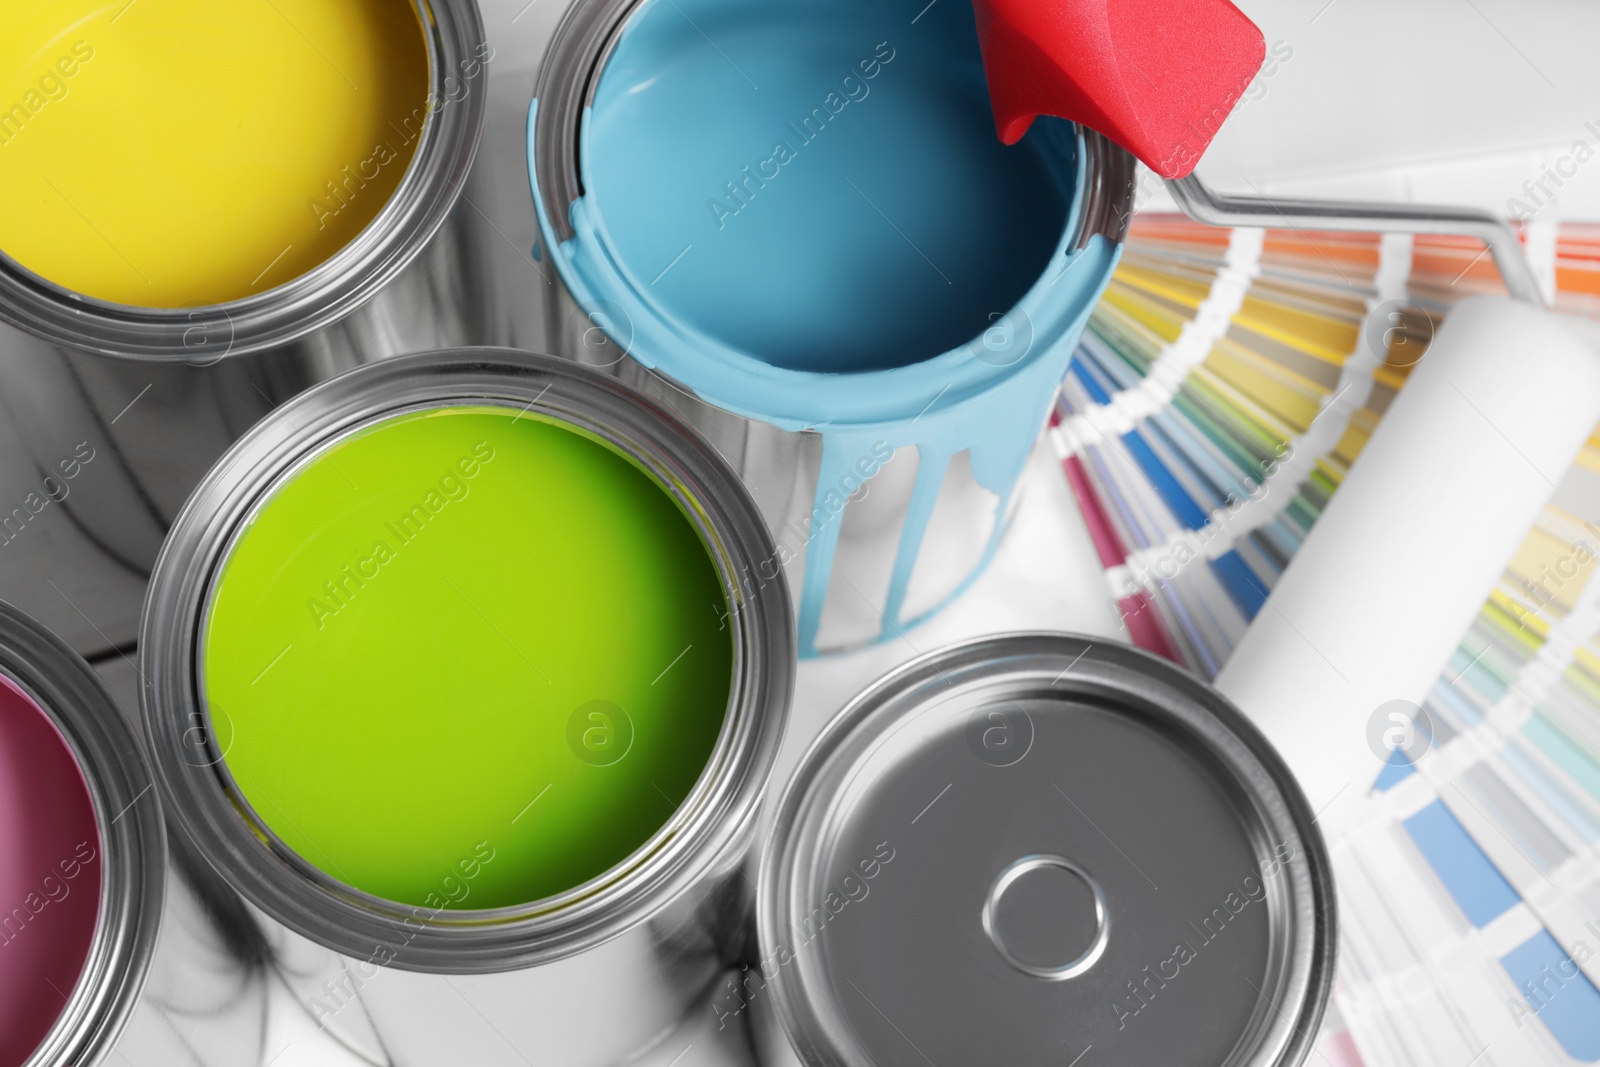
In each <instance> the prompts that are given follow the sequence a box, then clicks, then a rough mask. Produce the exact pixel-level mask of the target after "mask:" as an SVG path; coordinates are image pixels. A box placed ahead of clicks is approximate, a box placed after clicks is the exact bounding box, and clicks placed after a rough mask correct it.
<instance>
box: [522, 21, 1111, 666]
mask: <svg viewBox="0 0 1600 1067" xmlns="http://www.w3.org/2000/svg"><path fill="white" fill-rule="evenodd" d="M537 109H538V101H537V100H535V101H534V102H533V105H532V107H531V108H530V111H529V135H530V136H529V144H530V146H531V145H532V144H533V138H532V129H533V122H534V117H535V115H536V114H537ZM1083 151H1084V149H1083V142H1082V138H1081V136H1080V135H1079V133H1078V132H1077V130H1076V128H1075V127H1073V126H1072V125H1071V124H1069V123H1065V122H1061V121H1059V120H1053V119H1040V120H1039V121H1038V122H1036V123H1035V124H1034V128H1033V129H1032V130H1031V131H1030V132H1029V134H1028V135H1027V137H1025V138H1024V139H1023V141H1022V142H1020V143H1019V144H1018V145H1015V146H1012V147H1009V148H1007V147H1003V146H1001V145H1000V144H999V142H998V140H997V139H996V137H995V135H994V126H993V119H992V116H991V113H990V110H989V103H988V95H987V86H986V83H985V81H984V77H983V68H982V63H981V58H980V56H979V53H978V47H977V38H976V30H975V27H974V24H973V18H972V11H971V8H970V6H968V5H964V4H959V3H946V4H941V5H935V6H933V7H926V6H925V5H924V4H923V3H921V2H920V0H913V2H904V3H903V2H900V0H874V2H871V3H861V2H858V0H770V2H763V3H759V4H756V3H751V2H750V0H671V2H669V3H661V2H659V0H645V2H644V3H643V4H641V5H640V6H639V7H638V8H637V9H635V11H634V12H633V14H632V15H630V17H629V20H628V23H627V25H626V27H625V29H624V31H623V33H622V34H621V36H620V37H619V39H618V42H617V45H616V47H615V48H614V49H613V51H612V53H611V54H610V56H609V58H608V59H607V64H606V67H605V70H604V71H603V72H602V75H601V77H600V80H599V83H598V87H597V89H596V93H595V97H594V100H593V104H592V106H591V107H590V108H588V109H587V110H586V111H585V113H584V116H583V120H582V126H581V129H580V131H579V158H580V177H581V178H582V182H583V188H584V191H585V194H584V196H583V197H581V198H580V199H579V200H577V201H575V202H574V203H573V204H572V205H571V208H570V212H569V221H570V223H571V225H572V228H573V230H574V231H575V234H576V235H575V236H574V237H573V238H572V239H570V240H568V241H566V242H564V243H562V244H560V245H559V246H557V243H556V242H555V241H554V240H553V238H552V236H551V230H550V226H549V219H548V218H546V217H545V215H544V201H543V199H542V197H541V196H540V195H539V191H538V189H537V187H535V188H534V190H533V193H534V203H535V207H536V210H537V211H538V212H539V214H540V225H541V229H542V232H543V233H544V234H545V237H546V241H547V243H549V244H550V245H551V249H552V255H551V259H552V260H553V261H554V262H555V263H556V265H557V268H558V269H559V270H560V272H561V274H562V277H563V280H564V281H565V282H566V283H567V287H568V288H569V290H571V292H572V294H573V296H574V297H575V298H576V299H577V301H578V303H579V304H580V306H584V307H604V308H606V309H607V312H608V317H610V318H611V319H613V320H615V321H619V322H621V323H622V324H623V325H624V326H625V327H626V328H628V329H630V330H631V333H632V343H631V346H630V354H631V355H632V357H633V358H634V359H636V360H637V361H639V362H641V363H643V364H644V365H646V366H649V367H654V368H656V369H658V370H660V371H661V372H662V373H664V374H666V375H667V376H669V377H671V378H672V379H674V380H676V381H677V382H679V383H681V384H683V385H685V386H687V387H688V388H690V389H692V390H693V391H694V392H695V393H696V394H697V395H699V396H700V397H701V398H703V399H705V400H706V401H708V402H709V403H711V404H714V405H716V406H719V407H722V408H725V409H728V410H730V411H734V412H736V413H738V414H741V415H745V416H748V417H751V418H757V419H761V420H764V421H767V422H771V423H773V424H774V425H777V426H779V427H781V428H783V429H787V430H802V429H817V430H818V432H820V433H821V434H822V436H823V439H824V441H823V449H822V464H821V472H820V476H819V478H818V485H819V490H818V498H817V501H816V503H817V505H818V508H819V510H818V511H817V512H815V514H820V515H824V516H826V518H825V519H824V520H823V521H821V522H820V523H819V524H817V525H815V526H813V528H812V529H811V530H810V531H809V533H808V534H807V535H806V541H805V543H804V544H803V545H799V546H795V545H791V546H789V547H790V548H791V550H797V551H804V552H805V554H806V569H805V579H804V583H803V589H802V591H801V597H800V645H801V651H802V654H813V653H814V652H815V637H816V632H817V628H818V625H819V623H820V621H821V614H822V602H823V599H824V597H825V595H826V593H827V588H828V583H829V578H830V577H831V573H832V566H833V557H834V554H835V551H836V548H837V540H838V535H839V527H840V525H841V523H842V515H841V514H840V513H838V512H837V510H836V509H823V508H822V507H821V506H822V505H823V503H824V500H823V494H824V493H825V492H826V491H827V487H830V486H836V485H838V484H839V482H840V478H841V477H843V476H845V475H846V474H849V473H850V472H851V471H852V469H853V468H854V467H855V465H856V463H857V461H858V460H860V459H861V457H863V456H867V455H873V454H875V453H876V451H877V448H879V447H881V445H882V444H883V443H887V444H888V445H889V446H890V447H892V448H894V449H899V448H903V447H908V446H909V447H915V448H916V449H917V453H918V456H919V463H920V465H919V468H918V478H917V482H916V485H915V487H914V489H913V494H912V500H911V505H910V514H909V515H908V517H907V519H906V524H905V527H904V530H903V533H902V536H901V541H900V547H899V555H898V557H897V559H896V562H895V565H894V568H893V571H892V573H891V576H890V583H889V590H890V592H889V600H888V602H887V605H886V611H885V618H884V625H883V630H882V633H881V636H882V637H892V636H894V635H895V634H896V633H897V632H898V631H899V630H900V629H901V628H903V627H904V626H908V625H912V624H913V623H914V622H916V621H920V620H911V621H909V622H908V621H906V620H904V619H902V618H901V617H900V616H901V610H902V607H903V602H904V598H905V594H906V589H907V587H908V585H909V582H910V578H911V574H912V570H913V567H914V564H915V562H916V557H917V554H918V550H919V548H920V546H921V542H922V539H923V535H924V533H925V530H926V526H927V522H928V518H929V516H930V514H931V512H932V509H933V502H934V500H935V499H936V498H937V495H938V490H939V486H940V484H941V482H942V478H943V472H944V471H945V469H946V468H947V466H948V464H949V462H950V460H951V459H952V458H953V457H955V456H956V455H958V454H959V453H960V452H962V451H967V452H968V453H969V458H970V460H971V467H972V471H973V476H974V478H975V479H976V481H977V482H978V483H979V484H980V485H982V486H983V487H984V488H986V489H988V490H989V491H990V492H991V493H993V494H994V496H995V498H996V500H997V503H996V505H995V506H996V512H995V519H996V521H995V524H994V532H993V534H992V535H991V537H990V540H989V543H988V545H987V546H986V548H985V550H984V553H983V563H981V564H980V566H979V567H977V568H975V570H974V571H973V573H972V575H970V576H969V577H968V579H967V581H968V582H970V581H971V579H972V578H974V577H976V575H977V573H979V572H980V571H981V570H982V569H983V565H984V564H986V563H987V561H988V560H989V558H991V557H992V556H993V554H994V551H995V550H996V549H997V547H998V545H999V539H1000V536H1001V534H1002V533H1003V531H1004V521H1003V519H1004V516H1005V515H1006V514H1008V510H1009V505H1010V501H1011V498H1012V491H1013V488H1014V486H1015V483H1016V481H1017V479H1018V478H1019V477H1020V475H1021V472H1022V468H1023V466H1024V464H1025V462H1026V460H1027V455H1028V452H1029V449H1030V448H1031V446H1032V444H1033V441H1034V439H1035V437H1036V436H1037V434H1038V431H1039V429H1040V427H1041V426H1042V425H1043V423H1044V419H1045V416H1046V415H1047V414H1048V409H1049V403H1050V397H1051V394H1052V391H1053V389H1054V388H1055V386H1056V384H1057V383H1058V382H1059V381H1060V378H1061V375H1062V373H1063V371H1064V369H1065V366H1066V363H1067V361H1068V359H1069V358H1070V356H1071V353H1072V351H1073V348H1074V346H1075V344H1076V342H1077V338H1078V336H1079V334H1080V333H1081V332H1082V329H1083V326H1084V323H1085V321H1086V320H1087V318H1088V315H1089V312H1090V311H1091V309H1092V308H1093V306H1094V303H1095V301H1096V300H1097V299H1098V298H1099V295H1100V292H1101V291H1102V290H1103V289H1104V287H1105V284H1106V282H1107V281H1108V280H1109V278H1110V275H1111V271H1112V270H1113V268H1114V267H1115V265H1116V261H1117V258H1118V256H1119V255H1120V252H1121V249H1120V247H1119V246H1117V245H1115V244H1113V243H1111V242H1108V241H1106V240H1105V239H1104V238H1103V237H1098V236H1097V237H1094V238H1091V239H1090V240H1089V242H1088V243H1087V245H1086V246H1085V247H1084V248H1083V249H1081V250H1080V249H1074V248H1071V247H1069V246H1068V241H1067V236H1066V235H1068V234H1070V233H1072V232H1073V230H1074V229H1075V227H1076V224H1077V216H1078V213H1079V211H1080V210H1081V204H1082V202H1083V198H1084V197H1083V193H1084V187H1085V181H1086V176H1085V174H1084V173H1083V168H1082V167H1081V166H1080V162H1081V160H1082V158H1083ZM529 170H530V173H533V174H536V173H537V168H536V167H535V166H532V165H530V167H529ZM619 313H620V315H619ZM784 536H786V537H787V536H792V534H785V535H784ZM964 585H965V583H963V586H964ZM958 592H959V590H958Z"/></svg>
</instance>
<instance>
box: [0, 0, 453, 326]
mask: <svg viewBox="0 0 1600 1067" xmlns="http://www.w3.org/2000/svg"><path fill="white" fill-rule="evenodd" d="M12 6H13V8H14V9H13V10H8V11H7V12H6V16H5V18H6V30H5V32H4V33H3V34H0V205H3V209H0V251H4V252H5V253H6V254H7V255H9V256H10V257H11V258H12V259H14V260H16V261H17V262H18V263H20V264H21V265H22V266H24V267H26V268H28V269H29V270H32V271H33V272H34V273H36V274H38V275H40V276H42V277H44V278H46V279H48V280H50V281H52V282H55V283H56V284H57V285H60V286H62V287H64V288H66V289H70V290H72V291H74V292H77V293H82V294H84V295H87V296H92V297H97V298H99V299H101V300H108V301H112V302H114V303H120V304H133V305H139V306H143V307H190V306H195V305H201V304H216V303H224V302H227V301H231V300H238V299H241V298H243V297H246V296H250V295H252V294H254V293H259V292H264V291H265V290H267V289H271V288H273V287H275V286H278V285H282V284H283V283H284V282H287V281H289V280H291V279H293V278H295V277H297V276H299V275H301V274H304V273H305V272H306V271H309V270H311V269H313V268H314V267H316V266H317V265H318V264H320V263H322V262H324V261H325V260H327V259H328V258H329V257H331V256H333V255H334V254H335V253H337V252H338V251H339V250H340V249H341V248H343V247H344V246H345V245H346V244H348V243H349V241H350V240H351V238H353V237H355V236H356V234H358V233H359V232H361V230H362V229H363V228H364V227H365V226H366V225H367V223H369V222H371V221H372V219H373V218H374V217H375V216H376V215H377V214H378V212H379V211H381V210H382V208H383V206H384V204H385V203H386V202H387V201H388V199H389V196H390V194H392V193H393V192H394V190H395V188H396V187H397V186H398V185H399V183H400V179H401V178H402V177H403V176H404V174H405V170H406V167H407V166H408V165H409V163H410V162H411V157H412V155H413V153H414V151H415V149H416V146H417V143H418V141H419V139H420V137H421V132H422V126H423V120H424V118H425V116H426V115H427V113H428V109H427V103H426V101H427V96H428V89H429V84H430V78H429V70H428V55H427V46H426V43H425V41H424V39H423V35H422V27H421V24H420V22H419V21H418V18H417V14H416V10H415V9H414V8H413V6H412V4H411V3H410V0H227V2H225V3H222V2H218V0H132V2H129V0H112V2H111V3H104V2H95V0H31V2H29V3H26V4H16V5H12Z"/></svg>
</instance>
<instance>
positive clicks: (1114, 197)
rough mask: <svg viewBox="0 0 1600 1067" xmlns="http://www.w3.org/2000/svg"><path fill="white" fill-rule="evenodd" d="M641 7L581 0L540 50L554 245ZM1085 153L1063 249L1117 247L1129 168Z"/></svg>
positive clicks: (1129, 196)
mask: <svg viewBox="0 0 1600 1067" xmlns="http://www.w3.org/2000/svg"><path fill="white" fill-rule="evenodd" d="M644 2H645V0H582V2H579V3H575V4H573V5H571V6H570V7H569V8H568V9H567V13H566V14H565V15H564V16H563V17H562V19H561V22H560V23H559V24H558V25H557V26H556V31H555V33H554V35H553V36H552V37H551V39H550V44H549V46H548V47H547V48H546V49H545V54H544V60H543V62H542V63H541V64H540V66H539V76H538V80H537V82H536V83H535V88H534V93H533V96H534V99H536V100H537V101H539V111H538V114H537V115H535V116H534V123H533V131H532V134H533V137H532V140H533V144H532V146H531V147H532V149H533V156H534V159H535V161H536V162H535V167H536V170H537V173H536V175H535V183H536V187H537V190H538V192H539V195H540V196H541V197H542V198H543V199H544V205H543V211H542V212H540V214H541V216H542V217H543V218H544V219H548V220H549V227H550V229H551V230H552V231H553V232H552V233H551V234H547V235H546V236H547V238H550V237H553V238H554V239H555V241H556V242H558V243H559V242H561V241H566V240H569V239H571V238H572V237H573V236H575V231H574V230H573V228H572V223H571V221H570V219H569V217H568V215H569V209H570V207H571V205H572V203H573V201H575V200H577V199H579V198H580V197H582V196H583V194H584V190H583V179H582V178H581V176H580V173H579V168H578V138H579V129H580V125H581V123H582V119H583V113H584V111H585V110H586V109H588V107H589V106H590V105H591V104H593V103H594V95H595V91H596V89H597V88H598V86H599V83H600V74H601V72H602V71H603V70H604V69H605V65H606V61H607V60H608V59H609V58H610V56H611V52H612V50H613V49H614V48H616V45H617V41H618V40H619V38H620V37H621V34H622V31H623V29H624V28H625V27H626V24H627V22H628V19H629V18H630V17H632V15H633V12H634V11H635V10H637V9H638V8H639V6H640V5H641V4H643V3H644ZM1079 129H1080V131H1081V133H1082V135H1083V139H1084V145H1085V149H1086V158H1085V160H1084V167H1085V170H1086V172H1087V175H1088V181H1087V183H1086V184H1085V188H1084V203H1083V210H1082V211H1080V212H1078V225H1077V231H1076V233H1074V234H1073V240H1072V242H1071V247H1072V248H1074V249H1082V248H1085V247H1087V246H1088V244H1089V241H1090V239H1091V238H1093V237H1095V236H1096V235H1099V236H1103V237H1105V238H1106V240H1108V241H1110V242H1111V243H1113V244H1121V243H1123V241H1124V240H1125V239H1126V238H1127V236H1128V224H1129V222H1130V220H1131V219H1132V217H1133V184H1134V172H1135V168H1136V167H1137V163H1136V161H1135V160H1134V158H1133V155H1132V154H1131V153H1130V152H1128V150H1127V149H1125V148H1123V147H1122V146H1120V145H1118V144H1116V143H1115V142H1114V141H1112V140H1110V139H1109V138H1107V137H1105V136H1104V135H1103V134H1100V133H1098V132H1096V131H1094V130H1091V129H1089V128H1088V127H1086V126H1084V127H1079Z"/></svg>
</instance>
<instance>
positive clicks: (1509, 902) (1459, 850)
mask: <svg viewBox="0 0 1600 1067" xmlns="http://www.w3.org/2000/svg"><path fill="white" fill-rule="evenodd" d="M1404 825H1405V828H1406V833H1408V834H1410V835H1411V840H1412V841H1413V842H1415V843H1416V846H1417V848H1418V849H1419V850H1420V851H1421V852H1422V854H1423V855H1424V856H1426V857H1427V860H1428V866H1430V867H1432V868H1433V871H1434V873H1435V874H1437V875H1438V876H1439V881H1441V882H1443V883H1444V887H1445V888H1446V889H1448V890H1449V891H1450V895H1451V896H1452V897H1454V898H1455V902H1456V904H1458V905H1459V906H1460V907H1461V911H1462V913H1463V914H1465V915H1466V917H1467V920H1468V921H1469V922H1471V923H1472V925H1473V926H1477V927H1483V926H1487V925H1488V924H1489V922H1490V921H1491V920H1493V919H1496V918H1498V917H1499V916H1501V915H1503V914H1505V913H1506V912H1507V911H1509V910H1510V909H1511V908H1513V907H1515V906H1516V905H1517V904H1518V903H1520V902H1521V900H1522V897H1521V896H1520V895H1518V893H1517V891H1516V890H1515V889H1514V888H1512V885H1511V883H1510V882H1508V881H1506V878H1505V875H1503V874H1501V873H1500V868H1498V867H1496V866H1495V865H1494V863H1493V862H1492V861H1491V860H1490V859H1489V857H1488V856H1486V855H1485V854H1484V851H1483V849H1481V848H1479V847H1478V843H1477V842H1476V841H1474V840H1473V839H1472V836H1471V835H1470V834H1468V833H1467V831H1466V828H1465V827H1463V826H1462V825H1461V823H1460V822H1458V821H1457V820H1456V817H1455V816H1454V815H1453V814H1451V812H1450V809H1449V808H1447V807H1445V806H1444V802H1443V801H1440V800H1435V801H1434V802H1433V803H1431V804H1429V805H1428V806H1427V807H1425V808H1423V809H1422V810H1421V811H1419V812H1417V813H1416V814H1415V815H1413V816H1411V818H1409V819H1407V820H1406V821H1405V823H1404Z"/></svg>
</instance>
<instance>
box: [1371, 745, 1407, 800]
mask: <svg viewBox="0 0 1600 1067" xmlns="http://www.w3.org/2000/svg"><path fill="white" fill-rule="evenodd" d="M1416 773H1417V766H1416V764H1414V763H1412V762H1411V761H1410V760H1409V759H1407V758H1406V754H1405V753H1404V752H1402V751H1401V750H1400V749H1398V748H1397V749H1395V750H1394V751H1393V752H1391V753H1389V758H1388V760H1386V761H1385V762H1384V764H1383V770H1382V771H1380V772H1378V780H1377V781H1375V782H1373V783H1372V788H1373V790H1374V791H1376V792H1379V793H1387V792H1388V791H1389V790H1391V789H1393V788H1394V787H1395V786H1397V785H1399V784H1400V783H1401V782H1403V781H1405V780H1406V779H1407V778H1410V777H1411V776H1412V775H1414V774H1416Z"/></svg>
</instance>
